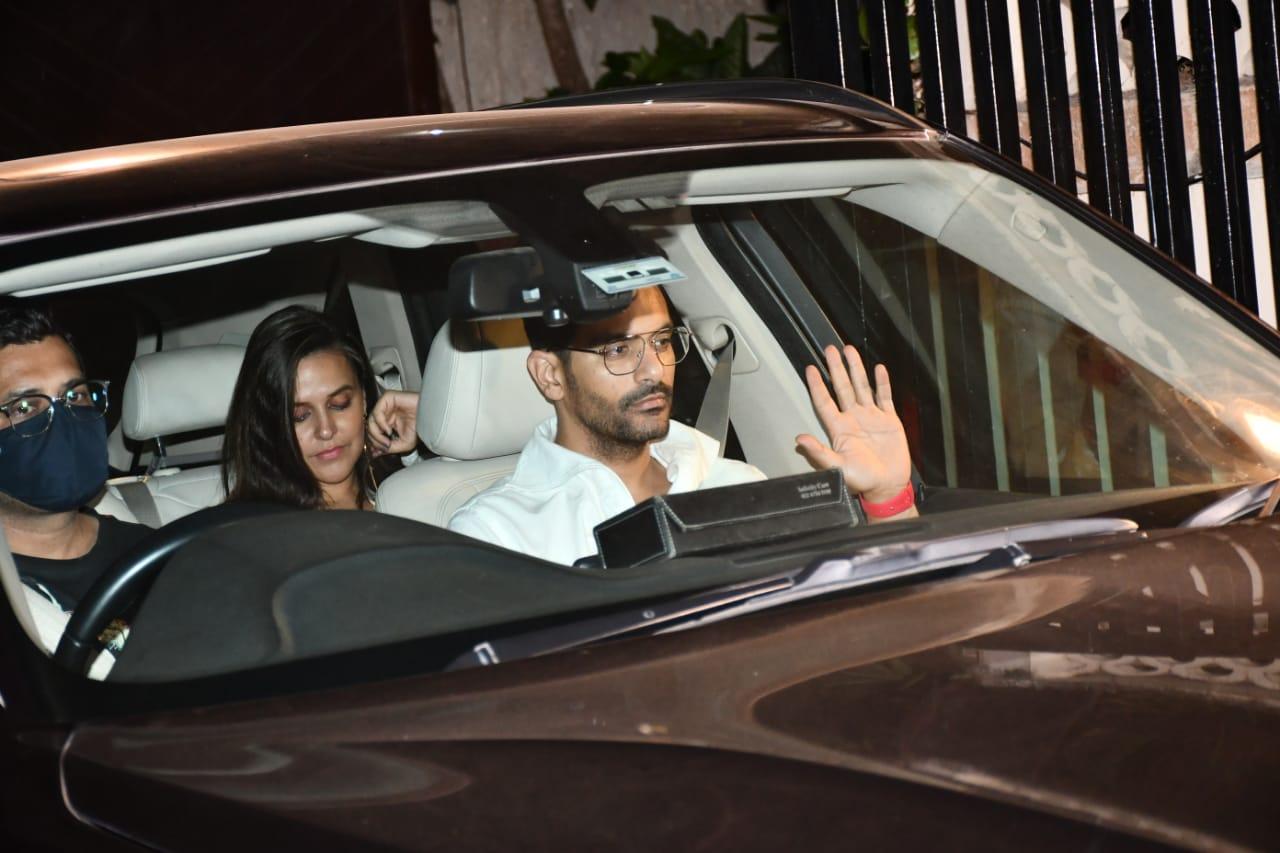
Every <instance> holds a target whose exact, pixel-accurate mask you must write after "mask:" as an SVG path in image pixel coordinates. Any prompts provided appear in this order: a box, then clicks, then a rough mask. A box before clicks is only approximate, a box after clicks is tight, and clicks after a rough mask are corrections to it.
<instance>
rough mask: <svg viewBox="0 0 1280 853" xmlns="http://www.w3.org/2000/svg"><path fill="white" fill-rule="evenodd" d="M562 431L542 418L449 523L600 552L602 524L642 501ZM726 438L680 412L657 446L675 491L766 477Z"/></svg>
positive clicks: (517, 546)
mask: <svg viewBox="0 0 1280 853" xmlns="http://www.w3.org/2000/svg"><path fill="white" fill-rule="evenodd" d="M555 436H556V419H555V418H548V419H547V420H545V421H543V422H542V423H541V424H539V425H538V428H537V429H536V430H534V433H533V438H531V439H529V442H528V443H527V444H526V445H525V446H524V449H523V450H521V451H520V459H519V461H517V462H516V468H515V470H514V471H512V472H511V474H510V475H509V476H507V477H504V478H502V479H501V480H499V481H498V482H496V483H494V484H493V485H492V486H490V487H489V488H487V489H485V490H484V491H483V492H481V493H480V494H478V495H476V496H475V497H474V498H472V499H471V500H469V501H467V502H466V503H465V504H463V505H462V506H461V507H460V508H459V509H458V511H457V512H455V513H454V514H453V518H451V519H449V529H450V530H454V531H456V532H458V533H462V534H465V535H467V536H473V537H475V538H476V539H482V540H484V541H485V542H492V543H493V544H495V545H500V546H502V547H503V548H510V549H511V550H513V551H521V552H523V553H526V554H530V555H532V556H535V557H540V558H542V559H544V560H550V561H551V562H553V563H565V564H571V563H572V562H573V561H574V560H576V559H578V558H579V557H585V556H588V555H590V554H594V553H596V541H595V537H594V536H593V535H592V531H593V530H594V528H595V526H596V525H597V524H599V523H600V522H602V521H604V520H605V519H607V518H612V517H613V516H615V515H617V514H618V513H620V512H622V511H623V510H626V509H630V508H631V507H633V506H635V499H634V498H632V497H631V492H630V490H628V489H627V487H626V484H625V483H623V482H622V478H621V477H619V476H618V475H617V474H616V473H614V472H613V470H612V469H610V468H609V467H608V466H606V465H605V464H604V463H602V462H599V461H597V460H595V459H592V458H591V457H589V456H583V455H582V454H581V453H575V452H574V451H572V450H569V449H567V448H564V447H561V446H560V445H558V444H556V443H555ZM719 446H720V445H719V443H718V442H716V440H715V439H713V438H711V436H709V435H706V434H704V433H701V432H698V431H697V430H696V429H693V428H692V427H687V426H685V425H684V424H682V423H679V422H678V421H674V420H673V421H671V429H670V431H669V432H668V433H667V437H666V438H664V439H662V440H661V441H656V442H654V443H652V444H650V445H649V453H650V454H652V456H653V458H654V459H657V460H658V462H659V463H660V464H661V465H662V466H663V467H664V468H665V469H666V471H667V480H668V481H669V482H670V483H671V488H670V490H669V491H670V493H672V494H675V493H678V492H690V491H693V490H694V489H701V488H713V487H715V486H732V485H736V484H738V483H754V482H756V481H758V480H763V479H765V475H764V473H763V472H762V471H761V470H760V469H759V468H756V467H755V466H754V465H748V464H747V463H745V462H738V461H736V460H733V459H722V458H720V457H719V456H717V455H716V451H717V450H718V449H719Z"/></svg>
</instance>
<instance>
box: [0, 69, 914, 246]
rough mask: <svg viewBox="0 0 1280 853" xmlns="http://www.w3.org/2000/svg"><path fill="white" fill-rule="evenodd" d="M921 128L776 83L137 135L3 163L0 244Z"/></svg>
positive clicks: (863, 101)
mask: <svg viewBox="0 0 1280 853" xmlns="http://www.w3.org/2000/svg"><path fill="white" fill-rule="evenodd" d="M529 107H534V108H533V109H530V108H529ZM584 107H590V108H591V112H590V115H589V116H587V115H584V112H583V108H584ZM927 130H928V126H927V125H925V124H924V123H922V122H919V121H918V120H916V119H914V118H911V117H910V116H907V115H906V114H905V113H901V112H898V111H896V110H894V109H892V108H891V107H888V106H886V105H885V104H882V103H880V102H878V101H875V100H873V99H871V98H868V97H866V96H863V95H858V94H856V93H853V92H849V91H847V90H844V89H838V88H836V87H832V86H825V85H822V84H817V83H806V82H803V81H782V80H778V81H721V82H720V83H709V84H694V85H686V86H663V87H642V88H638V89H634V90H625V91H623V92H618V93H613V92H604V93H596V94H593V95H586V96H577V97H572V98H564V99H556V100H550V101H545V102H540V103H535V104H528V105H517V107H516V108H507V109H496V110H488V111H483V112H470V113H452V114H441V115H424V116H405V117H396V118H382V119H366V120H361V121H348V122H336V123H329V124H315V125H304V126H300V127H289V128H276V129H267V130H252V131H241V132H235V133H223V134H215V135H210V136H200V137H189V138H185V139H174V140H163V141H156V142H143V143H136V144H131V145H122V146H116V147H111V148H100V149H94V150H89V151H78V152H71V153H65V154H55V155H49V156H44V157H34V158H29V159H25V160H14V161H10V162H7V163H0V244H4V243H14V242H20V241H22V240H23V239H25V238H29V237H36V236H42V235H48V234H51V233H57V232H59V231H63V230H67V229H75V230H78V229H81V228H85V227H91V226H92V225H93V224H95V223H108V222H118V221H125V220H129V219H132V218H136V217H145V216H150V215H155V214H157V213H162V212H176V211H187V210H192V209H196V208H200V207H206V206H218V205H224V204H227V203H234V202H237V201H248V200H253V199H265V198H279V197H287V196H292V195H301V194H310V193H314V192H318V191H323V190H329V189H339V188H345V187H354V186H360V185H370V184H378V183H384V182H393V181H396V180H399V179H411V178H414V177H418V176H425V175H432V174H440V173H452V172H465V171H472V170H477V169H486V168H493V167H500V166H506V165H512V164H520V163H533V162H546V161H556V160H566V159H574V158H580V157H586V156H593V155H601V154H606V155H607V154H618V153H628V152H636V151H645V150H657V149H667V148H689V147H694V148H697V147H717V146H735V147H736V146H742V145H746V144H751V143H764V144H768V143H777V142H791V141H800V140H815V139H819V140H827V139H842V138H859V137H877V138H885V137H892V138H901V137H903V136H906V137H914V138H920V137H921V136H923V135H924V134H925V133H926V132H927Z"/></svg>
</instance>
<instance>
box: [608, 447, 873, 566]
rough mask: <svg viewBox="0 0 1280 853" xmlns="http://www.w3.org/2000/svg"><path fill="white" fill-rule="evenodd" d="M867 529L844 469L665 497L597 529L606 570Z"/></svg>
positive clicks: (621, 514)
mask: <svg viewBox="0 0 1280 853" xmlns="http://www.w3.org/2000/svg"><path fill="white" fill-rule="evenodd" d="M864 521H865V519H864V518H863V516H862V512H861V509H860V508H859V507H857V506H856V504H855V503H854V502H853V501H852V500H851V499H850V496H849V489H848V487H847V486H846V485H845V482H844V476H843V475H842V474H841V473H840V471H839V470H837V469H834V468H832V469H829V470H826V471H814V472H811V473H807V474H796V475H793V476H790V477H778V478H776V479H772V480H763V481H760V482H757V483H745V484H742V485H737V486H721V487H719V488H712V489H699V490H698V491H695V492H683V493H681V494H675V495H658V496H657V497H653V498H650V499H649V500H646V501H643V502H642V503H639V504H636V505H635V506H634V507H632V508H631V509H629V510H626V511H624V512H621V513H619V514H618V515H615V516H614V517H613V518H610V519H607V520H605V521H602V522H601V523H600V524H598V525H596V528H595V531H594V533H595V539H596V547H597V550H598V551H599V554H600V560H601V564H602V565H603V567H604V568H606V569H616V568H629V567H631V566H640V565H643V564H645V563H648V562H651V561H653V560H660V559H672V558H675V557H685V556H689V555H691V554H705V553H710V552H714V551H719V550H722V549H725V548H734V547H741V546H744V545H754V544H758V543H763V542H771V541H774V540H777V539H781V538H784V537H787V536H798V535H802V534H805V533H814V532H818V531H822V530H834V529H837V528H840V527H851V526H854V525H857V524H861V523H863V522H864Z"/></svg>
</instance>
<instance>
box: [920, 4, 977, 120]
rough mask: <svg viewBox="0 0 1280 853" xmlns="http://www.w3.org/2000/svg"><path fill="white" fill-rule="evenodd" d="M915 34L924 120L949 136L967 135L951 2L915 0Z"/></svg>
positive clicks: (953, 5)
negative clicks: (936, 125)
mask: <svg viewBox="0 0 1280 853" xmlns="http://www.w3.org/2000/svg"><path fill="white" fill-rule="evenodd" d="M916 33H917V34H918V36H919V44H920V78H921V83H922V85H923V87H924V117H925V118H927V119H929V121H932V122H935V123H937V124H940V125H942V126H943V127H945V128H946V129H947V130H949V131H951V132H952V133H957V134H959V135H961V136H968V135H969V131H968V128H967V127H966V125H965V118H964V83H963V82H962V81H961V77H960V45H959V44H958V42H957V39H956V8H955V3H954V0H942V2H940V3H935V2H934V0H916Z"/></svg>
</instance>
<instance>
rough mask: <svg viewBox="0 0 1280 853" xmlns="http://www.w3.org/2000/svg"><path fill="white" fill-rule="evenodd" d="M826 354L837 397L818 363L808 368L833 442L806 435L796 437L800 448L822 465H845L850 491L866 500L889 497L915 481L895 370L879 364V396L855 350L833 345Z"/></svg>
mask: <svg viewBox="0 0 1280 853" xmlns="http://www.w3.org/2000/svg"><path fill="white" fill-rule="evenodd" d="M824 354H825V356H826V360H827V370H828V371H829V372H830V374H831V387H832V389H834V390H835V399H832V397H831V392H830V391H828V390H827V386H826V383H824V382H823V381H822V374H821V372H820V371H819V370H818V368H817V367H815V366H813V365H810V366H809V367H807V368H805V372H804V375H805V381H806V382H807V383H808V385H809V399H810V400H812V402H813V409H814V411H815V412H816V413H817V415H818V420H819V422H820V423H821V424H822V428H823V430H825V431H826V433H827V439H828V440H829V441H830V442H831V443H830V444H829V445H827V444H823V443H822V441H820V440H819V439H817V438H815V437H814V436H812V435H807V434H806V435H801V436H797V437H796V445H797V449H798V450H799V451H800V453H801V454H803V455H804V457H805V458H806V459H807V460H808V461H809V464H810V465H812V466H813V467H814V468H816V469H819V470H821V469H824V468H839V469H840V470H841V471H842V472H843V473H844V480H845V483H846V484H848V486H849V491H851V492H853V493H854V494H858V495H862V497H863V499H864V500H866V501H868V502H870V503H881V502H884V501H888V500H890V499H892V498H894V497H896V496H897V495H898V494H899V493H901V492H902V490H903V488H904V487H905V486H906V485H907V484H908V483H909V482H910V481H911V455H910V452H909V451H908V450H907V436H906V433H905V432H904V431H903V429H902V421H900V420H899V419H898V414H897V413H896V412H895V411H894V410H893V392H892V390H891V388H890V387H889V371H888V370H887V369H886V368H885V366H884V365H883V364H881V365H877V366H876V370H875V376H876V389H875V394H874V396H873V395H872V392H871V384H870V382H868V381H867V372H866V369H865V368H864V367H863V366H862V357H861V356H859V355H858V351H857V350H856V349H855V348H853V347H852V346H846V347H845V348H844V357H843V358H841V355H840V351H839V350H837V349H836V348H835V347H833V346H829V347H827V348H826V350H825V351H824ZM846 359H847V360H848V365H847V366H846V364H845V361H846Z"/></svg>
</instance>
